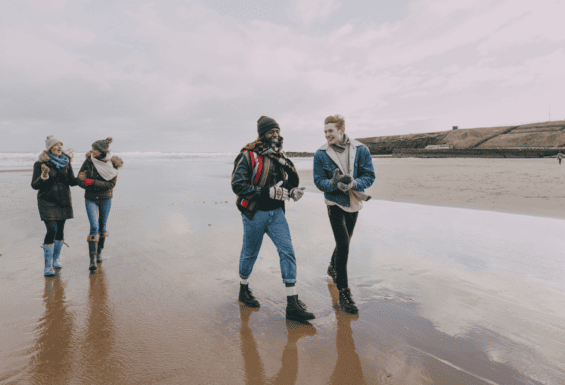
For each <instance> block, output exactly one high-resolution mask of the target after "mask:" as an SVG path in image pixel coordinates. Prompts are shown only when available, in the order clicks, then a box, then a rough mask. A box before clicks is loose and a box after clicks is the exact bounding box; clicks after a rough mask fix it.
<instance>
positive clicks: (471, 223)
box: [0, 159, 565, 384]
mask: <svg viewBox="0 0 565 385" xmlns="http://www.w3.org/2000/svg"><path fill="white" fill-rule="evenodd" d="M124 160H125V161H126V168H124V169H123V170H122V172H121V174H120V177H119V181H118V185H117V187H116V190H115V195H114V196H115V198H114V200H113V202H112V211H111V214H110V219H109V223H108V230H109V232H110V236H109V238H108V240H107V246H106V248H105V250H104V253H105V261H104V262H103V264H102V266H101V268H100V269H99V270H98V271H97V272H96V273H95V274H90V273H89V271H88V257H87V243H86V235H87V234H88V221H87V218H86V214H85V210H84V203H83V202H84V200H83V198H82V196H83V195H82V190H81V189H79V188H73V190H72V191H73V202H74V210H75V218H74V219H72V220H69V221H68V222H67V226H66V232H65V234H66V242H67V243H68V244H69V246H70V247H69V248H67V247H65V248H64V250H63V257H62V258H63V260H62V262H63V266H64V267H63V269H62V270H61V271H60V272H59V273H58V274H57V275H56V276H55V277H53V278H44V277H43V268H42V249H40V248H39V246H40V245H41V243H42V238H43V236H44V226H43V223H42V222H40V221H39V215H38V213H37V207H36V203H35V202H36V200H35V194H36V192H35V191H33V190H32V189H31V188H30V187H29V182H30V181H29V178H30V174H29V173H26V172H21V173H16V172H14V173H3V174H0V183H1V184H2V186H3V189H2V191H1V192H0V217H1V218H3V221H2V223H1V224H0V226H1V227H0V234H1V235H0V237H1V238H0V254H1V256H0V282H1V285H2V290H0V307H1V308H2V312H0V331H1V332H0V339H1V340H2V343H1V344H0V384H53V383H57V384H101V383H104V384H186V383H190V384H204V383H210V384H343V383H350V384H492V383H496V384H560V383H562V379H563V378H565V369H564V368H565V354H564V353H563V351H564V349H563V346H564V345H565V333H564V329H563V325H564V321H565V310H564V309H565V307H564V306H563V305H565V285H564V284H563V282H564V279H565V259H564V258H563V255H564V254H563V250H564V249H565V241H563V234H564V232H565V221H563V220H560V219H551V218H542V217H535V216H525V215H512V214H506V213H499V212H492V211H478V210H467V209H461V208H450V207H436V206H427V205H418V204H409V203H399V202H391V201H385V200H376V199H375V200H372V201H370V202H367V204H366V206H365V208H364V209H363V211H362V212H361V214H360V216H359V221H358V224H357V227H356V229H355V235H354V237H353V243H352V248H351V254H350V262H349V276H350V283H351V289H352V292H353V295H354V298H355V299H356V301H357V303H358V305H359V308H360V314H359V316H358V317H355V316H348V315H345V314H343V313H341V312H340V311H339V308H337V307H336V306H335V303H336V302H337V292H336V289H335V286H334V285H333V284H331V281H330V280H329V278H328V277H326V275H325V270H326V268H327V263H328V261H329V257H330V255H331V251H332V249H333V245H334V242H333V236H332V233H331V229H330V226H329V222H328V219H327V214H326V209H325V205H324V204H323V201H322V196H321V195H320V194H318V193H313V192H311V191H313V190H312V189H308V190H307V191H309V192H308V193H307V194H306V195H305V196H304V198H303V199H302V200H301V201H299V202H296V203H294V202H291V203H289V204H288V205H287V219H288V221H289V224H290V229H291V234H292V237H293V243H294V247H295V251H296V255H297V261H298V284H297V288H298V292H299V295H300V298H301V300H303V301H304V302H305V303H306V304H307V305H308V308H309V310H311V311H313V312H314V313H315V314H316V315H317V319H316V320H314V321H312V322H311V324H309V325H302V324H298V323H295V322H287V321H285V319H284V309H285V304H286V299H285V297H284V295H285V294H284V286H283V284H282V282H281V277H280V268H279V263H278V256H277V254H276V250H275V248H274V246H273V244H272V243H271V241H270V240H267V239H266V240H265V241H264V243H263V248H262V250H261V253H260V255H259V259H258V262H257V264H256V266H255V269H254V272H253V275H252V276H251V283H250V287H251V288H252V290H253V292H254V294H255V295H256V296H257V298H258V300H259V301H260V302H261V309H260V310H258V311H250V310H249V309H246V308H244V307H241V306H240V305H239V304H238V302H237V300H236V299H237V292H238V274H237V269H238V258H239V252H240V249H241V239H242V233H243V228H242V224H241V216H240V214H239V212H238V211H237V209H236V208H235V205H234V203H233V202H234V196H233V193H232V192H231V189H230V186H229V176H230V173H231V168H232V162H231V160H229V159H218V160H212V161H211V160H209V159H208V160H205V161H197V160H191V161H190V162H188V161H175V162H170V163H163V164H156V163H148V164H138V163H131V162H130V163H129V164H128V163H127V159H124ZM376 161H378V160H376ZM419 161H421V162H423V161H427V160H425V159H422V160H419ZM513 161H515V160H513ZM383 169H384V167H383V168H381V170H383ZM477 173H479V171H478V170H477ZM393 174H394V173H393ZM383 178H384V177H383ZM391 178H392V177H391ZM397 178H398V179H397V180H399V179H400V176H397ZM303 179H305V178H303ZM392 180H394V179H392ZM305 182H306V181H305ZM390 183H391V184H392V183H393V182H390ZM462 206H464V204H462Z"/></svg>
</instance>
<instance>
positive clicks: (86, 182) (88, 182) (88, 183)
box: [84, 179, 94, 186]
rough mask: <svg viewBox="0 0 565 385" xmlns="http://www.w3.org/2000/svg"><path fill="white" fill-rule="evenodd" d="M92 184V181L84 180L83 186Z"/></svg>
mask: <svg viewBox="0 0 565 385" xmlns="http://www.w3.org/2000/svg"><path fill="white" fill-rule="evenodd" d="M93 184H94V179H85V180H84V185H85V186H90V185H93Z"/></svg>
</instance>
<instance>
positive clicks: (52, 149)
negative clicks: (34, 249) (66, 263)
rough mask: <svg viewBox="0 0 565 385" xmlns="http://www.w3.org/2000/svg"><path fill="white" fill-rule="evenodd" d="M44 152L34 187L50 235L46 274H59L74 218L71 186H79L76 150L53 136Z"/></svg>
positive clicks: (47, 237)
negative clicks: (69, 224) (67, 223)
mask: <svg viewBox="0 0 565 385" xmlns="http://www.w3.org/2000/svg"><path fill="white" fill-rule="evenodd" d="M45 148H46V149H45V151H43V152H42V153H41V154H40V155H39V158H38V159H37V162H35V164H34V165H33V176H32V178H31V187H32V188H33V189H34V190H39V191H38V192H37V205H38V207H39V217H40V218H41V220H42V221H43V222H44V223H45V227H46V228H47V234H45V239H44V240H43V257H44V260H45V269H44V271H43V274H44V275H45V276H52V275H55V270H54V269H60V268H61V267H62V266H61V261H60V260H59V257H60V255H61V248H62V247H63V244H64V243H65V242H64V230H65V221H66V220H67V219H71V218H72V217H73V203H72V200H71V189H70V186H76V185H77V180H76V178H75V174H74V173H73V167H72V166H71V160H72V159H73V153H72V151H70V150H63V142H61V141H60V140H59V139H57V138H55V136H53V135H50V136H48V137H47V140H45Z"/></svg>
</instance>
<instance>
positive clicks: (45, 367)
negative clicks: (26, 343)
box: [30, 271, 75, 384]
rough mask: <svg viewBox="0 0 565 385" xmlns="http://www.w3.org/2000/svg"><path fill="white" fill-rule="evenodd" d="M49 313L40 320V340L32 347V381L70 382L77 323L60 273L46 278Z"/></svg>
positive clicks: (45, 292)
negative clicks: (73, 339) (69, 308)
mask: <svg viewBox="0 0 565 385" xmlns="http://www.w3.org/2000/svg"><path fill="white" fill-rule="evenodd" d="M43 302H44V304H45V314H44V316H43V317H41V318H40V319H39V321H38V323H37V329H36V331H37V333H38V336H37V340H36V341H35V344H34V346H33V347H32V348H31V351H30V354H31V355H32V358H31V362H30V366H31V370H30V376H31V378H30V382H31V383H34V384H35V383H41V384H68V383H69V382H70V380H71V378H70V375H71V368H72V358H73V357H72V354H71V351H70V350H71V339H72V335H73V328H74V324H75V320H74V316H73V315H72V313H70V312H69V311H68V303H67V302H66V298H65V288H64V285H63V283H62V282H61V277H60V276H59V272H58V271H57V272H56V274H55V275H54V276H52V277H46V278H45V289H44V292H43Z"/></svg>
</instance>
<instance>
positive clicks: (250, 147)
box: [241, 138, 299, 188]
mask: <svg viewBox="0 0 565 385" xmlns="http://www.w3.org/2000/svg"><path fill="white" fill-rule="evenodd" d="M282 146H283V138H279V141H278V143H276V144H275V145H273V144H271V143H269V142H267V141H265V140H262V139H261V138H259V139H257V140H256V141H254V142H251V143H249V144H247V145H246V146H245V147H243V148H242V149H241V152H243V151H253V152H256V153H257V154H259V155H260V156H268V157H269V158H271V159H274V160H276V161H277V162H279V163H280V164H281V165H282V166H283V170H284V171H285V173H286V174H287V175H288V187H287V188H294V187H298V183H299V178H298V172H297V171H296V167H294V164H293V163H292V161H291V160H290V159H288V158H287V157H286V154H285V153H284V151H283V150H282ZM285 185H286V183H285ZM285 187H286V186H285Z"/></svg>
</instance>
